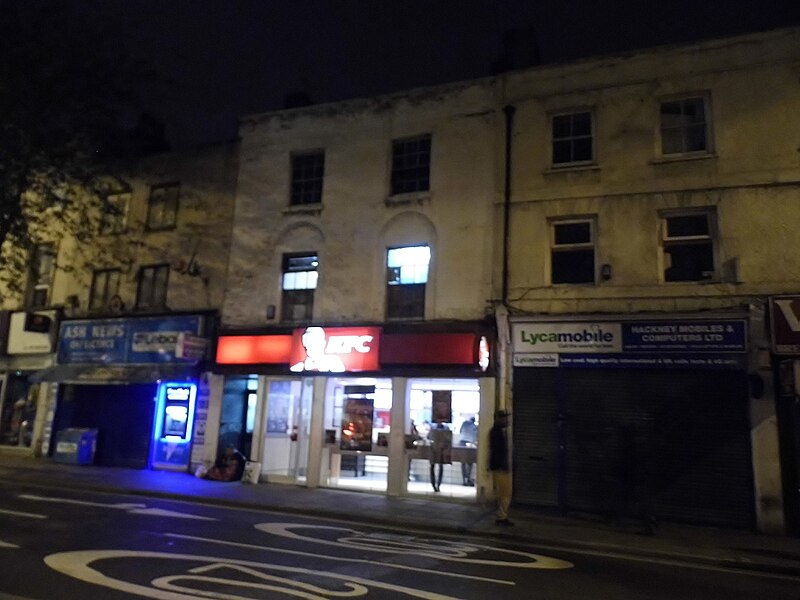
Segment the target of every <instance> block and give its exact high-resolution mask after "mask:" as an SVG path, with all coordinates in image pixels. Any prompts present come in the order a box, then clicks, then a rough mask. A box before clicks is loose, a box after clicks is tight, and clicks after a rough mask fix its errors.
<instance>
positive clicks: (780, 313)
mask: <svg viewBox="0 0 800 600" xmlns="http://www.w3.org/2000/svg"><path fill="white" fill-rule="evenodd" d="M770 313H771V317H772V318H771V320H772V350H773V352H775V354H800V296H784V297H777V298H771V299H770Z"/></svg>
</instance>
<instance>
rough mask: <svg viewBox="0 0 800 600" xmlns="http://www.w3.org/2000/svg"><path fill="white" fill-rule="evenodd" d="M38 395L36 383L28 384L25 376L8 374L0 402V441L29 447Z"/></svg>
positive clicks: (31, 439) (10, 444)
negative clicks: (3, 398)
mask: <svg viewBox="0 0 800 600" xmlns="http://www.w3.org/2000/svg"><path fill="white" fill-rule="evenodd" d="M0 383H2V382H0ZM2 388H3V386H2V385H0V389H2ZM38 397H39V385H38V384H29V383H28V378H27V377H26V376H15V375H10V376H9V378H8V382H7V390H6V397H5V401H4V402H2V403H0V407H1V409H0V443H2V444H3V445H5V446H22V447H30V445H31V443H32V441H33V423H34V421H35V420H36V408H37V401H38Z"/></svg>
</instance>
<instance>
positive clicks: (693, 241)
mask: <svg viewBox="0 0 800 600" xmlns="http://www.w3.org/2000/svg"><path fill="white" fill-rule="evenodd" d="M712 216H713V215H712V214H711V213H708V212H701V213H688V214H680V215H667V216H665V217H664V218H663V220H662V223H661V229H662V248H663V252H664V281H704V280H708V279H713V278H714V277H715V274H716V267H715V264H714V238H713V228H712Z"/></svg>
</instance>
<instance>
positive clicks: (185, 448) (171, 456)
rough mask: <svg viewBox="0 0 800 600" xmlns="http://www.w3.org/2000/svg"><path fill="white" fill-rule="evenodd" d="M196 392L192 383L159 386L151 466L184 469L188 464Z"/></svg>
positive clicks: (168, 383) (172, 383)
mask: <svg viewBox="0 0 800 600" xmlns="http://www.w3.org/2000/svg"><path fill="white" fill-rule="evenodd" d="M196 395H197V384H195V383H191V382H186V381H182V382H166V383H160V384H159V385H158V394H157V396H156V414H155V419H154V421H155V422H154V425H153V452H152V458H151V461H150V464H151V466H152V467H153V468H154V469H170V470H176V471H184V470H186V469H187V468H188V467H189V457H190V453H191V441H192V426H193V424H194V400H195V396H196Z"/></svg>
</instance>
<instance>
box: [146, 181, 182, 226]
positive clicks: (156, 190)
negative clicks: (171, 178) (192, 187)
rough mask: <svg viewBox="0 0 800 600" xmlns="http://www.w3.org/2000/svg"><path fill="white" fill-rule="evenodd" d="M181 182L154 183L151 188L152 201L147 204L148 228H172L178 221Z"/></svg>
mask: <svg viewBox="0 0 800 600" xmlns="http://www.w3.org/2000/svg"><path fill="white" fill-rule="evenodd" d="M180 189H181V186H180V184H179V183H168V184H164V185H154V186H153V187H152V188H151V189H150V201H149V203H148V206H147V229H148V230H149V231H159V230H162V229H172V228H174V227H175V225H176V224H177V222H178V197H179V196H180Z"/></svg>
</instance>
